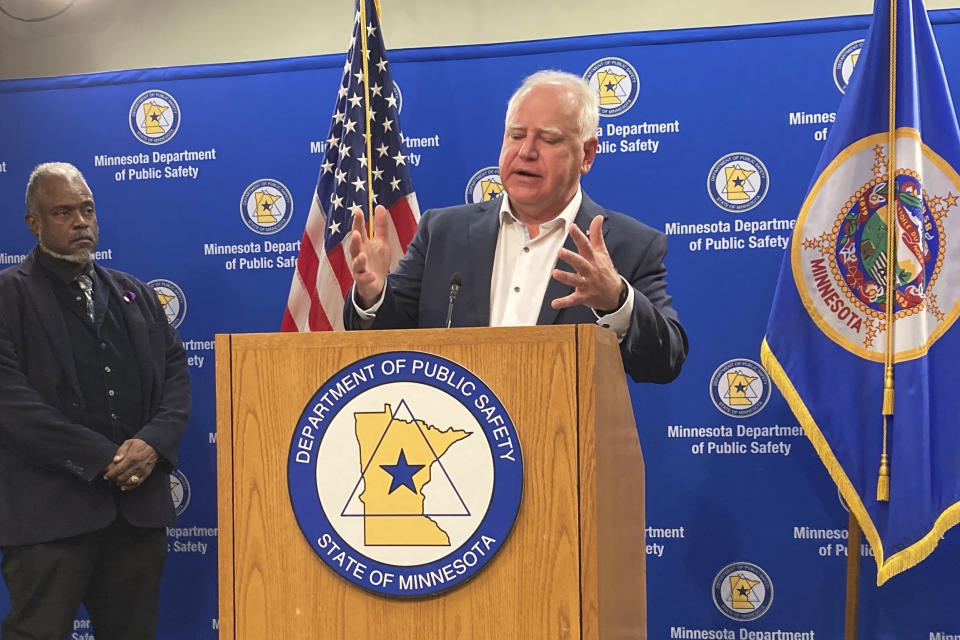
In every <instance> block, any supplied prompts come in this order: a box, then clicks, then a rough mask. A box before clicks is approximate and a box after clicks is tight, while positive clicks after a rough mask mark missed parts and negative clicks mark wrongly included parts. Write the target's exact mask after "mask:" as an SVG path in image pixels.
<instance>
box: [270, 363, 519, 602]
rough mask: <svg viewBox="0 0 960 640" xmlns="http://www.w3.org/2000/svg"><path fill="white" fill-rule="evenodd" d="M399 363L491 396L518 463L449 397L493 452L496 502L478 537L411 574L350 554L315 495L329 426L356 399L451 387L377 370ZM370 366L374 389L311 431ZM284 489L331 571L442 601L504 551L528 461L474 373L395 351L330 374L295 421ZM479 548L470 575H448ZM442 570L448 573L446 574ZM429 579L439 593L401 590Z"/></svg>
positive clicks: (403, 594)
mask: <svg viewBox="0 0 960 640" xmlns="http://www.w3.org/2000/svg"><path fill="white" fill-rule="evenodd" d="M400 358H406V359H407V361H408V362H409V361H411V360H412V359H414V358H419V359H424V360H426V361H427V363H428V364H440V365H443V366H446V367H448V368H449V369H450V370H451V371H452V372H454V373H456V374H459V375H461V376H462V377H463V379H464V381H465V382H471V383H473V385H474V388H475V391H476V394H477V395H479V394H486V395H487V397H488V398H489V400H490V402H489V403H488V404H487V405H486V406H489V407H493V408H494V409H496V414H497V415H500V416H502V417H503V419H504V425H502V426H501V427H499V428H503V426H505V427H506V428H507V430H508V435H509V437H510V438H511V441H512V442H513V444H514V449H513V451H514V458H515V462H508V461H505V460H503V459H502V458H498V456H497V451H496V449H497V447H496V445H495V438H494V437H493V436H492V433H491V432H492V431H493V430H494V428H495V427H494V426H491V425H488V424H487V423H486V420H485V419H484V417H483V416H482V414H479V413H478V410H476V409H475V408H474V407H472V406H471V405H469V404H467V403H466V402H465V401H464V400H463V398H462V397H461V395H459V394H457V395H454V394H452V393H451V394H450V395H451V396H452V397H454V398H455V399H457V400H458V401H459V402H460V403H461V404H463V405H464V407H466V408H467V409H468V410H469V411H470V413H471V414H473V415H474V417H476V419H477V421H478V422H479V424H480V425H481V427H482V429H483V433H484V435H485V436H486V438H487V442H488V444H489V445H490V452H491V456H492V458H493V463H494V478H493V495H492V496H491V500H490V507H489V508H488V510H487V512H486V514H484V516H483V518H482V519H481V521H480V524H479V525H478V526H477V529H476V531H474V533H473V534H471V535H470V537H469V538H467V540H466V541H465V542H464V543H463V544H461V545H460V546H459V547H458V548H456V549H453V550H451V551H450V553H448V554H447V555H445V556H444V557H442V558H440V559H438V560H435V561H433V562H429V563H426V564H422V565H413V566H400V565H390V564H385V563H382V562H379V561H376V560H373V559H371V558H369V557H367V556H365V555H363V554H361V553H359V552H358V551H357V550H356V549H354V548H353V547H352V546H350V545H349V544H348V543H347V542H346V541H345V540H344V539H343V538H342V536H340V534H338V533H337V531H336V530H335V529H334V527H333V526H332V525H331V523H330V521H329V520H328V519H327V517H326V514H325V513H324V511H323V506H322V505H321V503H320V498H319V496H318V495H317V486H316V485H317V482H316V466H317V465H316V451H317V448H318V447H319V443H320V442H321V441H322V439H323V436H324V435H325V434H326V430H327V428H328V427H329V423H330V422H331V421H332V420H333V418H334V417H335V416H336V415H337V414H338V413H339V412H340V410H341V409H343V407H344V406H345V405H346V404H347V403H348V402H350V401H351V400H352V399H353V398H355V397H357V396H358V395H359V394H360V393H363V392H365V391H368V390H370V389H373V388H375V387H378V386H381V385H384V384H388V383H393V382H417V383H421V384H425V385H428V386H431V387H434V388H437V389H440V390H447V389H448V388H449V385H445V384H443V383H442V382H439V381H437V380H436V379H434V378H429V377H427V376H425V375H423V373H422V370H421V372H420V373H419V374H412V373H410V372H409V371H408V372H404V373H401V374H396V375H386V374H383V373H381V371H382V369H380V367H382V365H383V363H384V362H385V361H388V360H394V361H396V360H398V359H400ZM369 365H373V367H374V368H375V369H376V371H377V373H376V375H373V376H372V379H371V380H370V381H368V382H366V383H360V384H357V385H356V386H355V387H353V388H352V389H350V390H348V391H347V392H346V393H343V394H341V395H340V396H339V397H338V398H336V399H335V400H334V401H333V402H332V403H325V405H326V406H327V407H328V408H327V411H326V415H327V417H326V418H325V419H324V424H323V425H321V426H319V427H314V426H313V425H311V424H310V421H309V418H310V417H311V416H314V415H315V414H314V413H313V412H312V409H313V408H314V407H315V406H317V405H318V404H319V403H320V402H321V399H322V398H323V397H324V396H325V395H327V394H329V393H330V391H331V389H336V387H337V383H339V382H340V381H341V380H342V379H343V377H344V375H347V374H349V373H351V372H353V371H356V370H358V369H362V368H364V367H366V366H369ZM371 370H373V369H371ZM304 426H307V427H309V428H310V429H313V430H314V434H313V435H314V437H315V438H316V441H317V445H316V446H315V447H314V449H313V455H311V459H310V462H309V463H306V464H304V463H300V462H297V460H296V453H297V451H298V450H299V449H298V447H297V441H298V438H299V436H300V435H301V433H302V428H303V427H304ZM287 488H288V491H289V495H290V503H291V506H292V508H293V511H294V515H295V517H296V519H297V524H298V525H299V526H300V530H301V532H302V533H303V535H304V537H305V538H306V540H307V542H308V543H309V545H310V548H311V549H313V551H314V552H315V553H316V554H317V555H318V556H320V558H321V559H322V560H323V562H324V563H325V564H326V565H327V566H328V567H330V568H331V569H332V570H334V571H335V572H336V573H337V574H338V575H340V576H341V577H342V578H344V579H346V580H348V581H350V582H352V583H354V584H355V585H357V586H358V587H361V588H363V589H366V590H368V591H371V592H373V593H377V594H379V595H384V596H392V597H399V598H422V597H429V596H433V595H437V594H440V593H442V592H444V591H447V590H449V589H452V588H454V587H457V586H459V585H461V584H463V583H464V582H466V581H467V580H469V579H470V578H472V577H474V576H475V575H476V573H477V572H478V571H479V570H480V569H482V568H483V567H485V566H487V564H489V562H490V561H491V560H492V559H493V557H494V556H495V555H496V554H497V553H498V552H499V551H500V550H501V549H502V548H503V545H504V543H505V542H506V540H507V538H508V536H509V534H510V532H511V531H512V529H513V525H514V524H515V522H516V518H517V515H518V513H519V510H520V502H521V499H522V496H523V456H522V454H521V448H520V442H519V438H518V436H517V431H516V428H515V426H514V424H513V420H512V419H511V418H510V416H509V414H508V413H507V411H506V408H505V407H504V406H503V404H502V403H501V402H500V399H499V398H497V396H496V395H495V394H494V393H493V391H492V390H491V389H490V388H489V387H488V386H487V385H486V384H485V383H484V382H483V381H482V380H481V379H480V378H479V377H477V376H476V375H475V374H474V373H473V372H471V371H469V370H468V369H465V368H464V367H462V366H461V365H459V364H457V363H455V362H453V361H451V360H448V359H446V358H443V357H441V356H436V355H433V354H430V353H424V352H419V351H391V352H385V353H381V354H377V355H374V356H370V357H367V358H364V359H361V360H357V361H355V362H353V363H351V364H349V365H347V366H346V367H343V368H342V369H340V370H339V371H337V372H336V373H335V374H333V375H332V376H331V377H330V378H329V379H328V380H327V381H326V382H325V383H324V384H323V386H321V387H320V388H319V389H318V390H317V391H316V393H314V394H313V396H312V397H311V398H310V400H309V401H308V402H307V404H306V405H305V406H304V409H303V412H302V413H301V414H300V418H299V419H298V421H297V425H296V429H295V430H294V432H293V435H292V437H291V441H290V453H289V456H288V459H287ZM324 535H326V536H329V542H332V543H335V544H336V545H337V546H338V547H339V550H338V551H336V552H333V553H338V552H339V551H344V552H346V553H347V554H348V555H350V556H351V557H352V559H353V560H355V561H356V563H362V564H363V565H364V567H365V569H364V571H363V574H362V575H357V571H356V570H355V569H356V566H357V565H356V564H351V563H349V562H348V563H347V567H343V566H340V565H339V564H338V563H337V562H335V561H333V560H332V559H331V558H330V556H331V555H332V553H330V552H328V550H327V549H325V548H323V547H321V546H320V544H319V541H320V539H321V536H324ZM484 537H488V538H493V539H494V542H493V543H492V544H491V545H490V547H489V548H487V547H486V546H485V543H484V542H483V538H484ZM329 542H328V544H329ZM478 545H479V548H480V549H482V553H481V552H476V553H475V555H476V556H477V562H476V563H475V564H474V565H473V566H472V567H469V568H467V567H466V565H465V563H463V562H461V564H460V567H459V568H455V569H450V567H452V566H453V565H454V563H455V562H456V561H457V560H461V561H462V557H463V556H464V555H465V554H466V553H468V552H470V551H471V550H473V549H475V548H477V547H478ZM445 568H446V569H448V570H447V571H445ZM373 571H379V572H381V575H383V574H385V573H390V574H392V575H393V576H394V579H393V582H392V584H390V585H374V584H372V582H371V581H370V579H369V576H370V575H372V573H373ZM431 572H436V574H437V575H438V576H442V577H443V580H442V581H438V582H437V583H436V584H434V585H427V586H421V585H415V586H414V587H413V588H406V589H401V588H400V582H401V579H402V578H406V579H408V580H410V579H412V580H414V582H415V581H416V580H415V577H416V576H417V575H422V574H429V573H431ZM451 573H453V574H454V575H453V576H452V577H450V576H449V574H451Z"/></svg>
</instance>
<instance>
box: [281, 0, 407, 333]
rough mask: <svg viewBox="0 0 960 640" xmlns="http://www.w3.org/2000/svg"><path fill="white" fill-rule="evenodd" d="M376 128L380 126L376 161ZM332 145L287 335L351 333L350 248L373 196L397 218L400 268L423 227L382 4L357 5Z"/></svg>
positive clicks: (310, 219)
mask: <svg viewBox="0 0 960 640" xmlns="http://www.w3.org/2000/svg"><path fill="white" fill-rule="evenodd" d="M360 2H363V3H364V4H365V7H362V8H361V6H360ZM361 9H363V13H364V14H365V16H364V17H365V19H362V18H361ZM361 29H362V31H361ZM364 42H366V49H367V54H368V55H367V56H366V57H365V56H364V55H363V51H364ZM365 59H366V65H364V60H365ZM364 66H366V68H364ZM368 97H369V107H368V102H367V99H368ZM368 118H369V120H368ZM368 121H369V122H370V123H371V125H372V126H371V127H370V130H371V131H370V133H371V140H370V146H369V149H370V155H369V157H368V155H367V151H368V146H367V141H366V135H365V134H366V131H367V127H366V123H367V122H368ZM326 142H327V146H326V151H325V152H324V155H323V162H322V163H321V164H320V176H319V178H318V179H317V188H316V191H315V193H314V197H313V202H312V204H311V205H310V213H309V214H308V215H307V225H306V229H304V232H303V240H302V242H301V245H300V255H299V256H298V257H297V269H296V272H295V273H294V275H293V282H292V283H291V285H290V295H289V297H288V298H287V310H286V312H285V313H284V314H283V324H282V326H281V331H329V330H331V329H343V316H342V309H343V304H344V299H345V297H346V296H347V295H348V294H349V291H350V287H351V286H352V285H353V278H352V277H351V275H350V268H349V267H348V265H347V261H348V260H349V255H348V253H349V252H348V249H347V246H346V244H347V243H346V240H347V238H348V237H349V233H350V225H351V221H352V215H353V213H352V212H353V211H354V210H355V209H356V208H357V207H359V208H360V209H362V210H363V212H364V214H365V216H366V218H367V220H368V224H369V220H370V214H371V209H370V204H369V203H370V200H369V198H370V192H372V194H373V204H374V206H376V205H377V204H382V205H383V206H385V207H386V208H387V209H388V210H389V211H390V219H391V221H392V224H390V225H389V226H390V231H389V233H390V244H391V245H392V249H393V256H394V261H395V262H396V261H399V259H400V257H401V256H403V254H404V252H405V251H406V250H407V244H409V242H410V240H411V239H412V238H413V234H414V232H415V231H416V229H417V222H418V221H419V220H420V209H419V207H418V206H417V195H416V193H414V191H413V183H412V181H411V180H410V169H409V167H408V166H407V155H406V153H405V152H404V147H403V141H402V136H401V133H400V121H399V102H398V98H397V92H396V91H395V87H394V84H393V79H392V78H391V77H390V67H389V64H388V63H387V54H386V50H385V49H384V46H383V39H382V37H381V32H380V20H379V17H378V14H377V10H376V8H374V0H358V2H357V11H356V20H355V25H354V30H353V38H351V40H350V49H349V51H348V52H347V61H346V63H344V65H343V78H342V80H341V81H340V89H339V91H338V92H337V104H336V108H335V110H334V114H333V122H331V124H330V133H329V135H328V136H327V141H326Z"/></svg>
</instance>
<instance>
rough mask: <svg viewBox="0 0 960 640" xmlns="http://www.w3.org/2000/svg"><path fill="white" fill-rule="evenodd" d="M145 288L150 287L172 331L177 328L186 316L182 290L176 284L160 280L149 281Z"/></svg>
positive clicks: (184, 297) (185, 301)
mask: <svg viewBox="0 0 960 640" xmlns="http://www.w3.org/2000/svg"><path fill="white" fill-rule="evenodd" d="M147 286H148V287H152V288H153V290H154V291H155V292H156V294H157V298H158V299H159V300H160V306H161V307H163V312H164V313H165V314H166V315H167V322H169V323H170V326H172V327H173V328H174V329H176V328H177V327H179V326H180V323H181V322H183V319H184V317H185V316H186V315H187V297H186V296H185V295H183V289H181V288H180V287H179V286H178V285H177V284H176V283H174V282H172V281H170V280H164V279H162V278H159V279H157V280H151V281H150V282H148V283H147Z"/></svg>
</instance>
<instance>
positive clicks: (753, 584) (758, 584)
mask: <svg viewBox="0 0 960 640" xmlns="http://www.w3.org/2000/svg"><path fill="white" fill-rule="evenodd" d="M713 603H714V604H715V605H716V606H717V609H719V610H720V612H721V613H722V614H723V615H725V616H727V617H728V618H731V619H733V620H739V621H747V620H756V619H757V618H759V617H760V616H762V615H763V614H765V613H766V612H767V610H768V609H770V605H771V604H772V603H773V583H772V582H771V581H770V576H768V575H767V573H766V572H765V571H764V570H763V569H761V568H760V567H758V566H757V565H755V564H752V563H750V562H735V563H733V564H729V565H727V566H725V567H724V568H723V569H721V570H720V571H719V573H717V576H716V578H714V580H713Z"/></svg>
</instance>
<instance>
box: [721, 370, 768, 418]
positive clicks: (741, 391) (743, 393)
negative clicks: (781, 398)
mask: <svg viewBox="0 0 960 640" xmlns="http://www.w3.org/2000/svg"><path fill="white" fill-rule="evenodd" d="M770 389H771V386H770V376H768V375H767V371H766V369H764V368H763V367H761V366H760V365H759V364H757V363H756V362H754V361H753V360H747V359H746V358H736V359H734V360H727V361H726V362H724V363H723V364H722V365H720V366H719V367H717V370H716V371H714V372H713V377H711V378H710V399H711V400H713V405H714V406H715V407H716V408H717V409H719V410H720V411H721V412H722V413H725V414H727V415H728V416H731V417H733V418H743V417H746V416H752V415H754V414H756V413H759V412H760V410H761V409H763V407H764V406H766V404H767V401H768V400H769V399H770Z"/></svg>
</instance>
